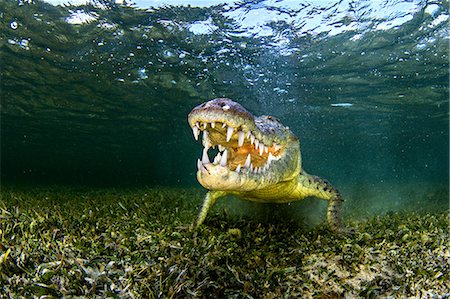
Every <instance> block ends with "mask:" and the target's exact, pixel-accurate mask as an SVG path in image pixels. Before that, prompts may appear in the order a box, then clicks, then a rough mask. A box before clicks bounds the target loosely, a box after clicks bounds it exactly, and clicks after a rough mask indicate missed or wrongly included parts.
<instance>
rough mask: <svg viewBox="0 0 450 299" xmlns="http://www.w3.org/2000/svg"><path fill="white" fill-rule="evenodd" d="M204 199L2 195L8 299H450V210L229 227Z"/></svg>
mask: <svg viewBox="0 0 450 299" xmlns="http://www.w3.org/2000/svg"><path fill="white" fill-rule="evenodd" d="M203 195H204V191H202V190H199V189H181V188H179V189H174V188H165V189H164V188H158V189H157V188H152V189H136V190H114V189H102V190H93V189H74V188H62V187H54V188H32V189H23V188H22V189H18V188H8V187H3V188H2V191H1V202H0V297H2V298H8V297H9V298H30V297H39V298H55V297H69V298H70V297H79V296H81V297H89V298H105V297H109V298H186V297H187V298H219V297H220V298H224V297H228V298H282V297H285V298H295V297H299V298H344V297H351V298H377V297H391V298H400V297H402V298H403V297H425V298H445V297H448V296H450V284H449V281H450V279H449V278H450V277H449V257H450V252H449V246H448V237H449V218H448V211H441V212H432V213H426V212H411V211H409V212H398V213H387V214H384V215H378V216H373V217H371V218H366V219H364V220H361V219H360V220H358V219H347V225H349V226H351V227H352V228H354V230H355V233H354V234H353V235H335V234H332V233H330V232H329V231H328V230H327V229H326V226H325V225H323V226H322V225H319V226H317V227H315V228H313V229H311V230H305V229H304V228H302V227H301V226H300V225H299V224H298V223H295V222H290V221H283V222H277V223H275V222H268V223H267V222H258V221H255V220H254V219H251V218H249V219H246V218H245V217H240V218H237V219H233V218H232V217H231V216H228V215H224V214H223V213H221V211H218V210H217V209H214V210H213V211H211V215H209V217H208V220H207V221H206V223H205V225H203V226H202V227H200V228H199V229H195V230H194V229H192V226H191V224H192V223H193V222H194V220H195V217H196V215H197V212H198V207H199V206H200V204H201V201H202V196H203Z"/></svg>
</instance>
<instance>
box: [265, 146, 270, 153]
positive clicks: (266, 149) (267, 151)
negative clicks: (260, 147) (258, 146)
mask: <svg viewBox="0 0 450 299" xmlns="http://www.w3.org/2000/svg"><path fill="white" fill-rule="evenodd" d="M264 151H265V152H266V154H267V153H269V148H268V147H267V146H265V145H264Z"/></svg>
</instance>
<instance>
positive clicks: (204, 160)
mask: <svg viewBox="0 0 450 299" xmlns="http://www.w3.org/2000/svg"><path fill="white" fill-rule="evenodd" d="M202 163H203V164H209V163H211V162H209V157H208V149H207V148H206V147H205V148H203V155H202Z"/></svg>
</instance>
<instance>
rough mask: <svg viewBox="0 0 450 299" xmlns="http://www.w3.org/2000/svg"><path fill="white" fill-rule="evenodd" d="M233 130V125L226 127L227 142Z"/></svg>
mask: <svg viewBox="0 0 450 299" xmlns="http://www.w3.org/2000/svg"><path fill="white" fill-rule="evenodd" d="M233 132H234V128H233V127H228V129H227V142H228V141H230V139H231V135H233Z"/></svg>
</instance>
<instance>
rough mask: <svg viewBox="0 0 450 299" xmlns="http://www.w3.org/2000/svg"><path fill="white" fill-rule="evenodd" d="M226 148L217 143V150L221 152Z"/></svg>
mask: <svg viewBox="0 0 450 299" xmlns="http://www.w3.org/2000/svg"><path fill="white" fill-rule="evenodd" d="M226 149H227V148H226V147H225V146H223V145H221V144H219V151H220V152H223V151H224V150H226Z"/></svg>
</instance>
